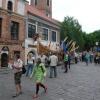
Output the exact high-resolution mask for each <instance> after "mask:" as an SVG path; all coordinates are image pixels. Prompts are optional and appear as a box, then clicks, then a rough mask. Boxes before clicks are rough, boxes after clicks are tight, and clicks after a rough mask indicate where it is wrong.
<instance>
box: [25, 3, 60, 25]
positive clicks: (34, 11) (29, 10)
mask: <svg viewBox="0 0 100 100" xmlns="http://www.w3.org/2000/svg"><path fill="white" fill-rule="evenodd" d="M26 10H27V13H31V14H33V15H36V16H38V17H40V18H41V19H44V20H46V21H48V22H51V23H53V24H57V25H59V24H60V22H59V21H57V20H55V19H53V18H50V17H47V16H46V15H44V13H42V12H41V11H40V10H38V9H36V8H35V7H33V6H32V5H29V4H27V5H26Z"/></svg>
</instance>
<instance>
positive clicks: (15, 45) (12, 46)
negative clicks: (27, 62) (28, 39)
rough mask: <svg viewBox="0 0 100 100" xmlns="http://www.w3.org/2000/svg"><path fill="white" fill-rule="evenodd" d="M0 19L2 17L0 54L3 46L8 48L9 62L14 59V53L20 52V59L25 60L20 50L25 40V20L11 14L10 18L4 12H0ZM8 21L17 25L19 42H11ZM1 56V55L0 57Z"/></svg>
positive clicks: (22, 49)
mask: <svg viewBox="0 0 100 100" xmlns="http://www.w3.org/2000/svg"><path fill="white" fill-rule="evenodd" d="M0 17H2V33H1V38H0V52H1V49H2V48H3V47H4V46H7V47H8V48H9V54H8V56H9V60H12V59H13V57H14V51H20V53H21V58H22V59H23V60H24V59H25V50H24V48H22V43H23V42H24V39H25V20H24V17H22V16H20V15H17V14H15V13H13V14H12V15H11V16H9V15H8V12H7V11H6V10H3V11H1V13H0ZM10 21H15V22H18V23H19V40H11V33H10ZM0 56H1V55H0Z"/></svg>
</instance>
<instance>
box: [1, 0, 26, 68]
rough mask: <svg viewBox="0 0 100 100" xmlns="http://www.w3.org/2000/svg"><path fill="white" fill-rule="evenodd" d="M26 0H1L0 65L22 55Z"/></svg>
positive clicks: (3, 65) (6, 63)
mask: <svg viewBox="0 0 100 100" xmlns="http://www.w3.org/2000/svg"><path fill="white" fill-rule="evenodd" d="M25 4H26V2H25V0H0V66H2V67H6V66H7V65H8V61H10V60H12V59H14V56H15V55H20V56H21V57H22V58H23V59H24V48H23V47H22V44H23V42H24V39H25V17H24V14H25Z"/></svg>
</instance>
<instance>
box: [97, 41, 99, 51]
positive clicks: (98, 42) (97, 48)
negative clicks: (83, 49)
mask: <svg viewBox="0 0 100 100" xmlns="http://www.w3.org/2000/svg"><path fill="white" fill-rule="evenodd" d="M98 44H99V42H96V51H97V52H98Z"/></svg>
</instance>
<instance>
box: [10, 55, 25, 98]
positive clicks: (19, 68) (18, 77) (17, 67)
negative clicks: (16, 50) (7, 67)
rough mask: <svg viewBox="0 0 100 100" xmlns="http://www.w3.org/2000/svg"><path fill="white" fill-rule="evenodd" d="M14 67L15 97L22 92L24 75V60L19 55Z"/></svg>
mask: <svg viewBox="0 0 100 100" xmlns="http://www.w3.org/2000/svg"><path fill="white" fill-rule="evenodd" d="M12 67H13V69H14V80H15V86H16V94H15V95H14V96H13V97H17V96H19V95H20V94H21V93H22V90H21V76H22V67H23V61H22V60H21V59H20V56H19V55H17V56H16V60H15V61H14V64H13V65H12Z"/></svg>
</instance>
